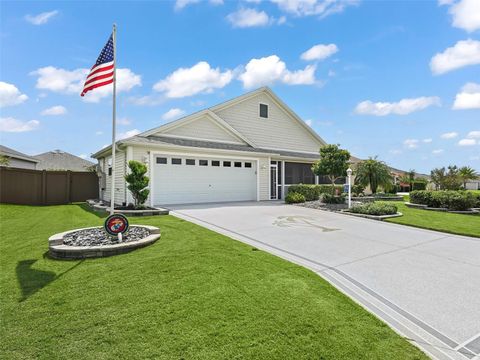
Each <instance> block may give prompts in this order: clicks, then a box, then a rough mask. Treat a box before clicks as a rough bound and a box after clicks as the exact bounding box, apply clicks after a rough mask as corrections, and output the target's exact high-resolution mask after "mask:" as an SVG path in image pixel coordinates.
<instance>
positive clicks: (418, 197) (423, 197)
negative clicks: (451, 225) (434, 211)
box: [410, 190, 479, 211]
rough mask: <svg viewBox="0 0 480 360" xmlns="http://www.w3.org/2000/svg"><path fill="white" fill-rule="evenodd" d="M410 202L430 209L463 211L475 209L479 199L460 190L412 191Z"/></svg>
mask: <svg viewBox="0 0 480 360" xmlns="http://www.w3.org/2000/svg"><path fill="white" fill-rule="evenodd" d="M410 202H412V203H413V204H421V205H427V206H428V207H432V208H447V209H448V210H457V211H463V210H468V209H470V208H472V207H475V206H476V205H477V204H478V203H479V198H477V197H476V196H475V195H474V194H472V193H470V192H467V191H461V190H440V191H428V190H414V191H411V192H410Z"/></svg>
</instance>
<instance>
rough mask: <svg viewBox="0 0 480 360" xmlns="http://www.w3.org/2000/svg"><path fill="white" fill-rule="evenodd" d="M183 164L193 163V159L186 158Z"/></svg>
mask: <svg viewBox="0 0 480 360" xmlns="http://www.w3.org/2000/svg"><path fill="white" fill-rule="evenodd" d="M185 164H187V165H195V159H187V160H185Z"/></svg>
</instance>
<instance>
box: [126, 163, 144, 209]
mask: <svg viewBox="0 0 480 360" xmlns="http://www.w3.org/2000/svg"><path fill="white" fill-rule="evenodd" d="M128 168H129V169H130V173H129V174H127V175H125V180H126V181H127V183H128V190H130V192H131V193H132V196H133V199H134V201H135V207H140V206H142V205H143V204H144V203H145V201H147V198H148V194H149V193H150V190H148V189H146V187H147V186H148V183H149V181H150V179H149V178H148V176H145V174H146V173H147V167H146V166H145V165H144V164H142V163H141V162H138V161H135V160H130V161H129V162H128Z"/></svg>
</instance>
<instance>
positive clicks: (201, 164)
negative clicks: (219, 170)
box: [198, 160, 208, 166]
mask: <svg viewBox="0 0 480 360" xmlns="http://www.w3.org/2000/svg"><path fill="white" fill-rule="evenodd" d="M198 165H200V166H208V160H198Z"/></svg>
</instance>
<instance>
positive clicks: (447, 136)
mask: <svg viewBox="0 0 480 360" xmlns="http://www.w3.org/2000/svg"><path fill="white" fill-rule="evenodd" d="M457 136H458V133H457V132H455V131H452V132H448V133H444V134H442V135H440V137H441V138H442V139H454V138H456V137H457Z"/></svg>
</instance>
